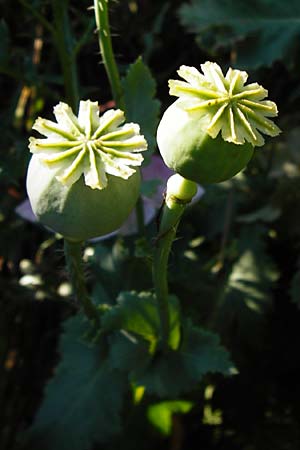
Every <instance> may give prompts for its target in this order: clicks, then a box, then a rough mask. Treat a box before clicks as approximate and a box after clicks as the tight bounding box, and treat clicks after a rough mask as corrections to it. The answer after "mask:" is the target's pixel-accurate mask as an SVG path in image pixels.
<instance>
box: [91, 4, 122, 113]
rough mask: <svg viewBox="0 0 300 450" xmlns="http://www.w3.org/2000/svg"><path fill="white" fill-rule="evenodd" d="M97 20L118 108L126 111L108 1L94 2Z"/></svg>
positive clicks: (108, 73)
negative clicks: (111, 32)
mask: <svg viewBox="0 0 300 450" xmlns="http://www.w3.org/2000/svg"><path fill="white" fill-rule="evenodd" d="M94 10H95V19H96V25H97V31H98V40H99V47H100V52H101V56H102V60H103V64H104V67H105V70H106V73H107V76H108V80H109V83H110V87H111V90H112V94H113V98H114V100H115V102H116V106H117V107H118V108H121V109H122V110H124V109H125V105H124V96H123V89H122V85H121V80H120V75H119V71H118V67H117V64H116V60H115V56H114V52H113V48H112V42H111V34H110V27H109V18H108V0H94Z"/></svg>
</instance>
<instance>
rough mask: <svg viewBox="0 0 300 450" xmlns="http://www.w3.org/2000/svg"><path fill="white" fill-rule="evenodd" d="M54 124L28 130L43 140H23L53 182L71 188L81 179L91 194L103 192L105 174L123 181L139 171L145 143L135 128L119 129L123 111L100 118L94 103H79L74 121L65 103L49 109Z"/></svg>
mask: <svg viewBox="0 0 300 450" xmlns="http://www.w3.org/2000/svg"><path fill="white" fill-rule="evenodd" d="M54 115H55V118H56V120H57V122H52V121H51V120H46V119H42V118H41V117H39V118H38V119H37V120H36V121H35V123H34V125H33V129H34V130H36V131H38V132H39V133H40V134H42V135H44V136H45V137H46V139H37V138H34V137H31V138H30V139H29V149H30V151H31V153H34V154H36V155H37V156H38V158H39V159H40V160H41V161H42V162H43V163H44V164H46V165H47V166H48V167H49V169H55V170H56V171H57V172H56V178H57V179H58V180H59V181H60V182H61V183H62V184H65V185H66V186H71V185H72V184H73V183H75V182H76V181H77V180H78V179H79V178H80V177H81V176H82V175H83V176H84V180H85V184H86V185H87V186H90V187H91V188H92V189H104V188H105V187H106V186H107V183H108V179H107V176H106V174H110V175H114V176H116V177H121V178H124V179H128V178H129V177H130V176H131V175H132V174H133V173H135V169H134V168H133V167H132V166H140V165H141V164H142V161H143V159H144V158H143V156H142V155H141V154H140V152H142V151H144V150H147V142H146V140H145V138H144V136H142V135H141V134H140V127H139V125H137V124H135V123H125V124H124V122H125V116H124V113H123V111H121V110H119V109H117V110H109V111H107V112H105V113H104V114H103V115H102V116H101V117H100V116H99V106H98V103H97V102H92V101H90V100H86V101H81V102H80V105H79V113H78V117H76V116H75V114H74V113H73V111H72V109H71V108H70V107H69V106H68V105H67V104H65V103H62V102H60V103H59V104H58V105H56V106H55V107H54Z"/></svg>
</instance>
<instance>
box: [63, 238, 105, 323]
mask: <svg viewBox="0 0 300 450" xmlns="http://www.w3.org/2000/svg"><path fill="white" fill-rule="evenodd" d="M81 246H82V243H81V242H71V241H68V240H67V239H65V240H64V252H65V258H66V265H67V269H68V272H69V277H70V281H71V284H72V287H73V292H74V294H75V296H76V298H77V300H78V302H79V303H80V305H81V307H82V309H83V311H84V313H85V315H86V316H87V318H88V319H89V320H90V321H91V322H94V323H95V325H98V324H99V314H98V311H97V308H96V306H95V305H94V303H93V302H92V301H91V299H90V297H89V295H88V292H87V288H86V285H85V277H84V271H83V263H82V253H81Z"/></svg>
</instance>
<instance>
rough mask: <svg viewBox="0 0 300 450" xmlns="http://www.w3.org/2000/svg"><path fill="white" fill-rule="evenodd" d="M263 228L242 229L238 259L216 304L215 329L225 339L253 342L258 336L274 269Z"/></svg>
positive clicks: (239, 344) (274, 272) (275, 275)
mask: <svg viewBox="0 0 300 450" xmlns="http://www.w3.org/2000/svg"><path fill="white" fill-rule="evenodd" d="M264 234H265V228H264V227H262V226H258V225H256V226H253V225H252V226H251V229H250V227H246V226H245V228H244V229H243V231H242V233H241V235H240V239H239V249H238V250H239V255H240V256H239V258H238V260H237V261H236V262H235V264H234V265H233V267H232V271H231V273H230V275H229V277H228V279H227V282H226V284H225V287H224V289H223V290H222V293H221V295H220V298H219V300H218V303H217V308H218V309H217V311H216V321H217V324H218V329H219V330H220V331H221V332H222V334H223V336H224V337H225V338H227V339H228V337H229V336H231V338H232V339H234V338H235V342H236V344H237V345H238V346H241V345H242V342H247V343H251V344H252V345H254V346H256V343H257V342H259V340H260V339H261V334H260V332H261V331H262V325H263V318H264V313H265V312H266V310H267V308H268V306H269V303H270V295H271V289H272V288H273V287H274V281H276V279H277V272H276V270H275V268H274V265H273V263H272V261H271V260H270V258H269V257H268V255H267V252H266V249H265V245H264Z"/></svg>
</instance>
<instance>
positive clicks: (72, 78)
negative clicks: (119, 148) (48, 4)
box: [52, 0, 79, 111]
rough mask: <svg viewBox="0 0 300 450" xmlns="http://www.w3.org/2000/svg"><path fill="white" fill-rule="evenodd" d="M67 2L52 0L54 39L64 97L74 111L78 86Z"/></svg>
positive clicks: (77, 97)
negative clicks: (61, 74) (61, 75)
mask: <svg viewBox="0 0 300 450" xmlns="http://www.w3.org/2000/svg"><path fill="white" fill-rule="evenodd" d="M68 3H69V2H68V0H63V1H62V0H52V10H53V18H54V39H55V45H56V48H57V52H58V56H59V59H60V65H61V69H62V73H63V78H64V86H65V95H66V99H67V102H68V104H69V105H70V106H71V107H72V109H73V110H74V111H76V110H77V107H78V103H79V92H78V91H79V87H78V74H77V65H76V59H75V54H74V42H73V38H72V32H71V26H70V21H69V16H68Z"/></svg>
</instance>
